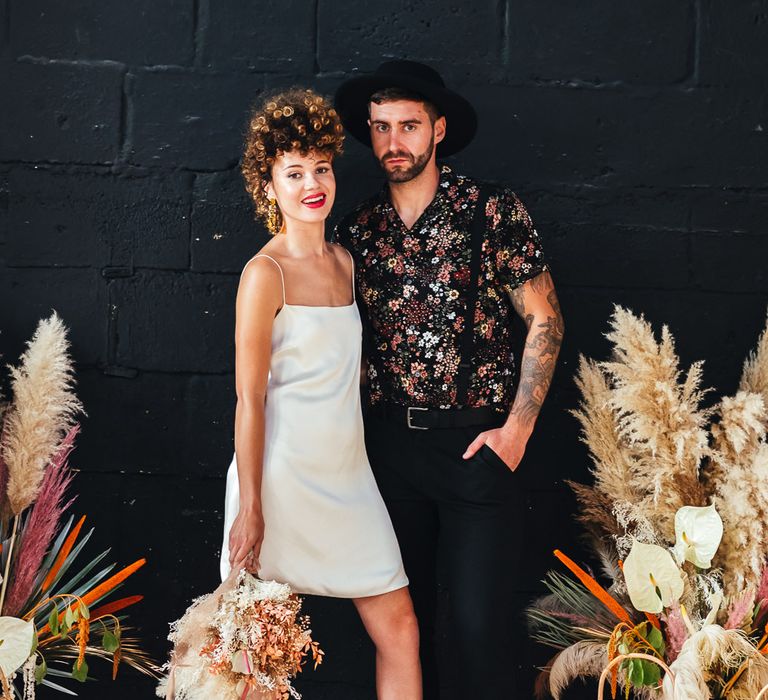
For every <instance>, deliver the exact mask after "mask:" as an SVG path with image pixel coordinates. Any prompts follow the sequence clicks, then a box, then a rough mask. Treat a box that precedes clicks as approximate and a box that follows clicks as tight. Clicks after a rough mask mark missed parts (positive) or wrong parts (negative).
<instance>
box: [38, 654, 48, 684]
mask: <svg viewBox="0 0 768 700" xmlns="http://www.w3.org/2000/svg"><path fill="white" fill-rule="evenodd" d="M46 673H48V664H47V663H45V659H40V663H39V664H37V665H36V666H35V683H41V682H42V680H43V678H45V674H46Z"/></svg>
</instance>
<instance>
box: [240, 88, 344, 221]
mask: <svg viewBox="0 0 768 700" xmlns="http://www.w3.org/2000/svg"><path fill="white" fill-rule="evenodd" d="M343 143H344V128H343V127H342V125H341V120H340V119H339V116H338V114H336V110H335V109H334V108H333V107H332V106H331V104H330V103H329V102H328V100H326V98H324V97H323V96H322V95H318V94H317V93H316V92H314V91H313V90H310V89H303V88H291V89H290V90H284V91H282V92H279V93H274V94H272V95H269V96H268V97H266V98H265V99H264V100H263V101H262V102H261V103H259V104H258V105H257V106H256V108H255V109H254V110H253V111H252V112H251V118H250V121H249V124H248V134H247V135H246V138H245V153H244V154H243V162H242V172H243V177H244V179H245V188H246V190H247V191H248V194H250V195H251V199H253V204H254V207H255V209H256V215H257V216H258V217H260V218H261V219H263V220H264V221H265V222H266V221H268V213H269V208H270V203H269V198H268V197H267V183H268V182H270V181H271V179H272V166H273V165H274V164H275V160H276V159H277V158H279V157H280V156H281V155H283V154H284V153H288V152H290V151H298V152H299V153H300V154H301V155H303V156H305V155H307V154H308V153H310V152H311V151H321V152H322V153H323V154H325V155H326V157H328V158H329V159H332V158H334V157H335V156H338V155H341V153H342V151H343V149H342V145H343ZM278 217H279V218H280V221H279V222H278V224H277V229H278V230H279V229H280V225H281V223H282V216H281V215H280V213H279V209H278ZM273 232H274V231H273Z"/></svg>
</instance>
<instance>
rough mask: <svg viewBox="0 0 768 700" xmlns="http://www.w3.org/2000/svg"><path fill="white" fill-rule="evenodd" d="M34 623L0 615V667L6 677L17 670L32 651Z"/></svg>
mask: <svg viewBox="0 0 768 700" xmlns="http://www.w3.org/2000/svg"><path fill="white" fill-rule="evenodd" d="M34 641H35V624H34V623H33V622H32V621H31V620H30V621H29V622H27V621H26V620H21V619H19V618H18V617H0V668H2V669H3V673H4V674H5V677H6V678H7V677H8V676H10V675H11V674H12V673H15V672H16V671H18V670H19V669H20V668H21V667H22V666H23V665H24V662H25V661H26V660H27V659H28V658H29V655H30V654H31V653H32V645H33V643H34Z"/></svg>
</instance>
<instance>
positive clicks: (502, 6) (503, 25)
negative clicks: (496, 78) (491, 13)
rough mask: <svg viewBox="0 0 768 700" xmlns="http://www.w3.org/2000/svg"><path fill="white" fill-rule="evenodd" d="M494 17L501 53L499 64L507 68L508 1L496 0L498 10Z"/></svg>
mask: <svg viewBox="0 0 768 700" xmlns="http://www.w3.org/2000/svg"><path fill="white" fill-rule="evenodd" d="M496 16H497V17H498V20H499V25H500V30H501V31H500V34H499V51H500V52H501V56H500V59H501V60H500V63H501V65H502V66H505V67H506V66H509V19H510V11H509V0H498V9H497V11H496Z"/></svg>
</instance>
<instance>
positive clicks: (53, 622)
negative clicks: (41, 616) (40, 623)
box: [48, 603, 59, 637]
mask: <svg viewBox="0 0 768 700" xmlns="http://www.w3.org/2000/svg"><path fill="white" fill-rule="evenodd" d="M48 627H50V628H51V634H52V635H53V636H54V637H58V636H59V607H58V606H57V605H56V604H55V603H54V604H53V610H51V614H50V615H49V616H48Z"/></svg>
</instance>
